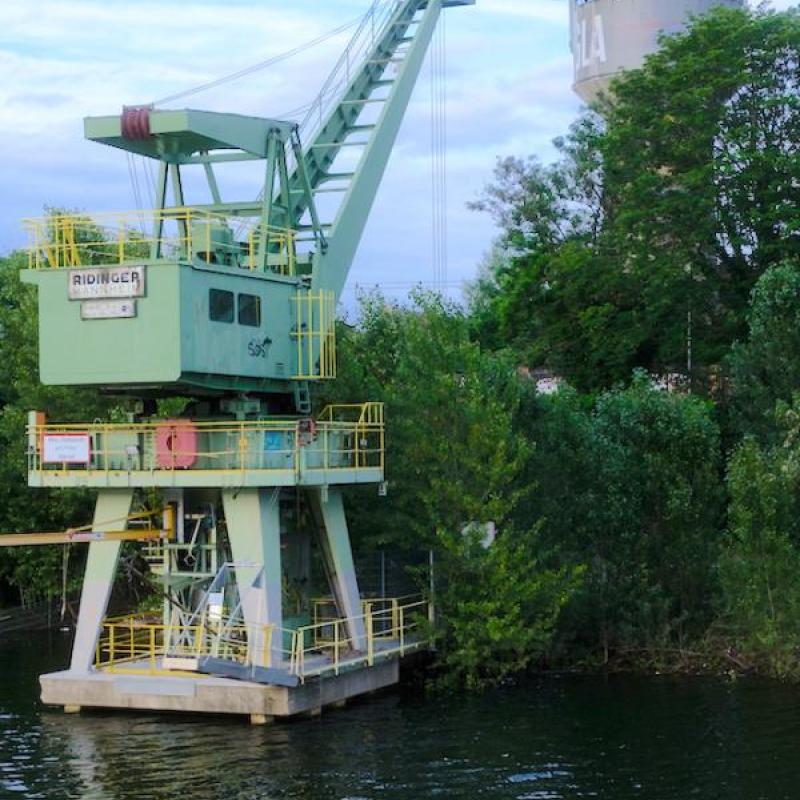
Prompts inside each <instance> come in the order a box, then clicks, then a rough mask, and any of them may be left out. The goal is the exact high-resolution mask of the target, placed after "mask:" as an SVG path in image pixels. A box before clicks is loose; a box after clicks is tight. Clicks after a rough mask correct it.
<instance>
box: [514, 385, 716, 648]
mask: <svg viewBox="0 0 800 800" xmlns="http://www.w3.org/2000/svg"><path fill="white" fill-rule="evenodd" d="M523 408H524V411H523V413H522V414H521V415H520V426H519V427H520V429H521V430H523V431H524V432H525V435H526V437H528V438H533V439H535V440H536V443H537V447H536V449H535V451H534V452H533V453H532V454H531V457H530V459H529V461H528V464H527V468H526V471H525V473H524V476H523V481H525V480H529V481H530V480H534V479H535V480H536V481H537V483H538V488H537V491H536V492H534V493H532V494H531V495H530V497H529V499H528V501H527V502H523V503H520V506H519V508H518V513H522V514H524V515H525V516H527V517H528V518H532V519H540V520H541V528H540V535H539V548H540V552H539V557H540V559H541V560H542V562H543V563H544V564H545V565H546V566H550V567H560V566H567V565H570V564H585V565H586V574H585V576H584V582H583V586H582V587H581V588H580V590H579V591H578V592H577V594H576V596H575V597H574V599H573V601H572V602H571V603H570V605H569V606H568V607H567V608H566V609H565V612H564V615H563V616H562V618H561V620H560V621H559V629H558V639H559V642H560V647H561V653H562V656H564V657H566V658H567V659H568V660H569V661H571V662H574V660H576V659H578V658H580V657H581V656H583V657H584V658H586V659H589V660H592V661H597V660H600V661H603V662H606V663H607V662H608V661H609V660H610V659H612V658H615V659H617V660H618V659H619V658H621V657H624V656H625V655H626V653H628V652H631V651H632V652H633V653H634V654H638V653H652V654H654V655H655V656H656V657H659V655H660V654H662V653H664V652H665V651H667V650H669V649H670V648H685V647H686V646H687V644H688V643H689V642H692V641H696V640H697V638H698V637H700V636H702V635H703V634H704V632H705V630H706V628H707V626H708V625H709V624H710V623H711V621H712V619H713V611H714V600H715V582H714V569H715V564H716V561H717V558H718V555H719V547H720V530H721V523H722V519H721V512H722V506H723V494H722V492H721V488H722V487H721V483H720V478H719V431H718V428H717V425H716V422H715V421H714V419H713V415H712V412H711V409H710V407H709V405H708V404H707V403H706V402H704V401H702V400H701V399H699V398H696V397H686V396H683V395H679V394H671V393H667V392H664V391H660V390H658V389H656V388H654V387H653V385H652V382H651V381H650V380H649V378H648V377H647V376H646V375H644V374H639V375H638V376H637V377H636V380H635V381H634V383H633V385H632V386H631V387H629V388H627V389H615V390H613V391H609V392H606V393H604V394H602V395H600V396H599V397H598V398H596V399H594V400H593V399H592V398H586V397H580V396H579V395H578V394H576V393H575V392H574V390H572V389H569V388H565V389H562V390H561V391H559V392H558V393H557V394H555V395H553V396H550V397H542V396H538V395H535V394H533V395H531V396H530V397H529V398H528V400H527V402H526V403H525V405H524V407H523Z"/></svg>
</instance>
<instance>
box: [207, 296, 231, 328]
mask: <svg viewBox="0 0 800 800" xmlns="http://www.w3.org/2000/svg"><path fill="white" fill-rule="evenodd" d="M208 316H209V317H211V319H212V321H213V322H233V292H224V291H222V289H210V290H209V292H208Z"/></svg>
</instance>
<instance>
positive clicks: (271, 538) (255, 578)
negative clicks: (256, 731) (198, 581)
mask: <svg viewBox="0 0 800 800" xmlns="http://www.w3.org/2000/svg"><path fill="white" fill-rule="evenodd" d="M222 503H223V506H224V509H225V521H226V523H227V527H228V538H229V540H230V543H231V551H232V553H231V554H232V555H233V561H234V564H235V565H236V582H237V584H238V586H239V599H240V601H241V603H242V612H243V614H244V619H245V624H246V625H247V627H248V636H251V637H252V638H250V641H251V651H250V652H251V657H252V660H253V662H254V663H255V664H256V665H257V666H278V665H279V664H280V663H281V660H282V659H283V647H282V645H283V642H282V636H283V634H282V633H281V630H280V629H281V628H282V627H283V608H282V602H283V597H282V594H283V589H282V579H283V573H282V570H281V520H280V489H239V490H233V489H226V490H224V491H223V493H222ZM266 626H272V627H273V630H274V632H273V634H272V636H271V642H270V641H266V638H267V636H266V632H265V627H266Z"/></svg>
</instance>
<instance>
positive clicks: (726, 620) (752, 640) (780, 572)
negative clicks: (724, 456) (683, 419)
mask: <svg viewBox="0 0 800 800" xmlns="http://www.w3.org/2000/svg"><path fill="white" fill-rule="evenodd" d="M798 420H800V403H798V401H795V402H794V404H793V405H791V406H786V405H784V406H783V407H782V409H781V410H780V412H779V426H780V427H781V428H782V429H783V433H784V441H783V442H781V443H780V444H779V445H774V446H766V447H763V446H760V445H759V444H758V443H757V442H756V441H755V440H754V439H752V438H748V439H746V440H745V441H744V442H742V444H741V445H740V446H739V447H738V449H737V450H736V452H735V454H734V456H733V457H732V459H731V462H730V465H729V468H728V485H729V489H730V514H729V516H730V526H729V534H728V540H727V542H726V548H725V551H724V553H723V556H722V559H721V561H720V578H721V584H722V598H721V612H722V614H721V622H722V624H723V630H724V631H725V633H726V635H727V636H728V637H729V641H730V642H731V644H732V645H733V646H734V647H735V648H736V649H737V650H739V651H740V652H744V654H745V657H747V658H750V659H753V660H754V661H755V663H756V665H757V666H759V667H760V668H761V669H762V670H763V671H764V672H768V673H771V674H773V675H777V676H779V677H786V676H789V675H794V676H797V675H798V673H799V671H798V665H797V650H798V648H799V647H800V584H798V581H797V575H798V572H799V571H800V523H799V522H798V520H800V501H798V498H799V497H800V458H799V456H800V450H799V449H798V431H799V427H798Z"/></svg>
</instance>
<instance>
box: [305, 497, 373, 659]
mask: <svg viewBox="0 0 800 800" xmlns="http://www.w3.org/2000/svg"><path fill="white" fill-rule="evenodd" d="M309 498H310V501H311V509H312V513H313V514H314V517H315V518H316V520H317V524H318V527H319V530H320V538H321V540H322V554H323V556H324V558H325V562H326V565H327V568H328V576H329V578H330V582H331V588H332V589H333V594H334V597H335V598H336V604H337V607H338V609H339V613H340V615H341V616H343V617H346V618H347V620H348V622H347V625H348V629H349V630H348V631H347V635H348V637H349V638H350V639H351V641H352V642H353V647H354V649H355V650H364V649H366V646H367V638H366V632H365V627H364V619H363V617H362V615H361V595H360V594H359V591H358V579H357V578H356V568H355V564H354V563H353V551H352V549H351V547H350V534H349V533H348V530H347V519H346V518H345V515H344V502H343V500H342V493H341V491H340V490H339V489H328V490H327V492H323V490H322V489H310V490H309Z"/></svg>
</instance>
